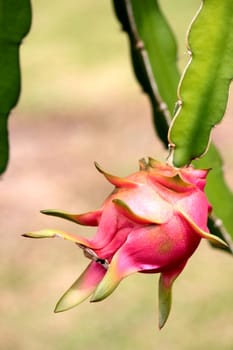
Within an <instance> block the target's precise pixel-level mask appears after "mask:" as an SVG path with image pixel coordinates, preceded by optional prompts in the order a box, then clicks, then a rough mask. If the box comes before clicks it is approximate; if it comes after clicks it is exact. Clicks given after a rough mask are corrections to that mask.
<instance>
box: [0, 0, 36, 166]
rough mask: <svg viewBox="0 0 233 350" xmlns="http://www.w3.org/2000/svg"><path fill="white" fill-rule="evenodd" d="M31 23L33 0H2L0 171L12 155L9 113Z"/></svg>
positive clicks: (15, 99)
mask: <svg viewBox="0 0 233 350" xmlns="http://www.w3.org/2000/svg"><path fill="white" fill-rule="evenodd" d="M30 26H31V4H30V0H0V173H3V172H4V171H5V169H6V166H7V162H8V158H9V144H8V130H7V121H8V116H9V113H10V111H11V109H12V108H14V107H15V105H16V104H17V102H18V98H19V94H20V63H19V61H20V59H19V48H20V45H21V42H22V39H23V38H24V36H25V35H26V34H27V33H28V31H29V29H30Z"/></svg>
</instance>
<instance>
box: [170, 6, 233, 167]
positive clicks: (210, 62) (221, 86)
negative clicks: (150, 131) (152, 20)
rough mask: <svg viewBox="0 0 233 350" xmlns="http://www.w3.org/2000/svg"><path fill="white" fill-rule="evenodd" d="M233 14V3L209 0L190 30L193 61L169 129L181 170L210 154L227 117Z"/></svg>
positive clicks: (195, 18) (189, 49) (232, 49)
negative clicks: (213, 133) (215, 131)
mask: <svg viewBox="0 0 233 350" xmlns="http://www.w3.org/2000/svg"><path fill="white" fill-rule="evenodd" d="M232 14H233V1H232V0H224V1H219V0H205V1H202V6H201V8H200V10H199V11H198V13H197V15H196V16H195V17H194V20H193V22H192V25H191V27H190V31H189V34H188V53H189V54H190V61H189V63H188V65H187V67H186V69H185V71H184V74H183V76H182V78H181V81H180V84H179V89H178V98H179V102H180V103H179V106H180V107H179V109H178V111H177V113H176V115H175V117H174V119H173V122H172V125H171V127H170V130H169V141H170V143H172V144H174V155H173V162H174V164H175V165H176V166H178V167H180V166H184V165H186V164H189V163H190V162H191V161H192V160H193V159H195V158H198V157H200V156H201V155H203V154H204V153H205V152H206V151H207V149H208V146H209V139H210V133H211V129H212V128H213V127H214V126H215V125H216V124H217V123H219V122H220V121H221V119H222V118H223V115H224V112H225V109H226V105H227V99H228V92H229V86H230V82H231V80H232V78H233V59H232V58H233V31H232V28H233V16H232Z"/></svg>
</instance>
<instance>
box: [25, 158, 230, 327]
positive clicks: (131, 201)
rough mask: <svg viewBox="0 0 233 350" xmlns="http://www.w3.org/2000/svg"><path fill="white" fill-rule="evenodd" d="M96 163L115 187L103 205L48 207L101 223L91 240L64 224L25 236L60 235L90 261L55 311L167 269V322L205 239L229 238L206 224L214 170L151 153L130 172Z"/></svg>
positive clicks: (162, 286) (163, 305) (162, 305)
mask: <svg viewBox="0 0 233 350" xmlns="http://www.w3.org/2000/svg"><path fill="white" fill-rule="evenodd" d="M97 169H98V170H99V171H100V172H101V173H102V174H103V175H104V176H105V177H106V179H107V180H108V181H110V182H111V183H112V184H113V185H114V186H115V189H114V191H113V192H112V193H111V194H110V195H109V196H108V197H107V198H106V200H105V201H104V203H103V205H102V207H101V209H99V210H96V211H93V212H88V213H85V214H77V215H76V214H68V213H64V212H60V211H55V210H45V211H43V213H45V214H49V215H54V216H59V217H63V218H66V219H68V220H71V221H74V222H77V223H78V224H81V225H89V226H97V227H98V228H97V233H96V235H95V236H94V237H93V238H92V239H85V238H83V237H79V236H76V235H72V234H69V233H66V232H63V231H59V230H42V231H37V232H31V233H27V234H25V236H27V237H32V238H43V237H55V236H60V237H63V238H65V239H68V240H71V241H72V242H74V243H76V244H77V245H78V246H79V247H80V248H81V249H82V250H83V252H84V255H85V256H86V257H87V258H88V259H90V260H91V262H90V264H89V265H88V267H87V268H86V270H85V271H84V272H83V273H82V275H81V276H80V277H79V278H78V280H77V281H76V282H75V283H74V284H73V285H72V286H71V288H70V289H69V290H68V291H67V292H66V293H65V294H64V295H63V296H62V298H61V299H60V300H59V302H58V304H57V306H56V310H55V311H57V312H59V311H64V310H67V309H70V308H72V307H74V306H76V305H77V304H79V303H81V302H82V301H83V300H85V299H86V298H88V297H89V296H91V301H100V300H103V299H104V298H106V297H107V296H108V295H109V294H111V293H112V292H113V291H114V289H115V288H116V287H117V286H118V284H119V283H120V281H121V280H122V279H123V278H125V277H126V276H128V275H130V274H132V273H134V272H144V273H161V276H160V281H159V309H160V318H159V326H160V328H161V327H162V326H163V325H164V324H165V322H166V320H167V317H168V315H169V311H170V306H171V288H172V284H173V282H174V280H175V279H176V277H177V276H178V275H179V274H180V273H181V271H182V270H183V268H184V266H185V265H186V263H187V260H188V259H189V258H190V256H191V255H192V254H193V252H194V251H195V250H196V248H197V247H198V245H199V243H200V240H201V238H207V239H209V240H211V241H214V242H215V243H217V244H219V245H224V244H225V243H224V242H223V241H221V240H220V239H219V238H218V237H215V236H213V235H211V234H210V233H209V232H208V228H207V219H208V214H209V212H210V211H211V206H210V205H209V203H208V200H207V198H206V195H205V193H204V187H205V183H206V176H207V173H208V170H195V169H193V168H192V167H191V166H189V167H186V168H181V169H177V168H174V167H172V166H170V165H168V164H162V163H160V162H158V161H156V160H153V159H151V158H150V159H149V160H148V162H146V161H145V160H141V161H140V170H139V171H138V172H136V173H134V174H132V175H130V176H127V177H125V178H120V177H117V176H113V175H110V174H108V173H106V172H104V171H103V170H101V169H100V168H99V166H98V165H97Z"/></svg>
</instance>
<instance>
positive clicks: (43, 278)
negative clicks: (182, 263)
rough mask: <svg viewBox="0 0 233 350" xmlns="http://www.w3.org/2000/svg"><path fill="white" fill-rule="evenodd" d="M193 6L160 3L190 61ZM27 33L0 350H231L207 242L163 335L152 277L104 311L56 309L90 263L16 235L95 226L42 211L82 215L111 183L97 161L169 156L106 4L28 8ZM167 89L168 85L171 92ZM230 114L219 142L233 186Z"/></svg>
mask: <svg viewBox="0 0 233 350" xmlns="http://www.w3.org/2000/svg"><path fill="white" fill-rule="evenodd" d="M199 3H200V1H198V0H189V1H185V0H176V1H170V0H162V1H161V5H162V7H163V8H164V11H165V13H166V15H167V17H168V18H169V20H170V21H171V25H172V27H173V28H174V30H175V31H176V33H177V35H178V38H179V45H180V49H179V57H178V60H179V65H180V67H183V66H184V64H185V62H186V61H187V58H188V57H187V54H186V53H185V32H186V28H187V26H188V23H189V22H190V19H191V18H192V16H193V15H194V13H195V11H196V10H197V8H198V6H199ZM33 9H34V10H33V12H34V14H33V25H32V29H31V32H30V34H29V35H28V36H27V37H26V38H25V40H24V43H23V46H22V49H21V60H22V74H23V89H22V94H21V99H20V103H19V105H18V106H17V108H16V109H15V110H14V111H13V113H12V116H11V118H10V135H11V159H10V164H9V167H8V170H7V171H6V173H5V174H4V176H3V179H2V181H1V184H0V186H1V197H0V210H1V214H2V215H1V245H0V280H1V298H0V310H1V319H0V348H1V349H4V350H16V349H17V350H42V349H43V350H51V349H56V350H67V349H69V350H84V349H85V350H86V349H88V350H89V349H96V350H100V349H101V350H105V349H108V350H115V349H127V350H128V349H134V350H139V349H140V350H141V349H143V350H147V349H160V350H178V349H179V350H186V349H187V350H195V349H211V350H219V349H224V350H228V349H229V350H232V348H233V331H232V324H233V309H232V300H231V299H232V297H231V296H232V289H233V283H232V279H231V276H232V275H233V264H232V258H231V257H230V256H228V255H227V254H224V253H221V252H220V251H216V250H213V249H211V248H210V247H209V245H208V244H207V243H206V242H202V244H201V247H200V249H199V250H198V252H196V254H195V255H194V256H193V258H192V259H191V260H190V262H189V264H188V266H187V267H186V269H185V271H184V273H183V274H182V275H181V276H180V277H179V279H178V280H177V281H176V283H175V286H174V297H173V308H172V312H171V316H170V318H169V321H168V323H167V325H166V327H165V328H164V329H163V330H162V331H161V332H159V331H158V327H157V318H158V309H157V282H158V276H156V275H141V274H137V275H134V276H131V277H129V278H127V279H126V280H125V281H123V282H122V283H121V285H120V286H119V288H118V289H117V291H116V292H115V293H114V294H113V295H112V296H111V297H109V298H108V299H107V300H105V301H103V302H102V303H96V304H90V303H88V301H86V302H84V303H83V304H82V305H80V306H79V307H77V308H75V309H73V310H71V311H69V312H66V313H61V314H54V313H53V307H54V305H55V303H56V301H57V300H58V298H59V297H60V296H61V294H62V293H63V292H64V291H65V290H66V289H67V288H68V287H69V286H70V285H71V283H73V281H74V280H75V279H76V278H77V276H78V275H79V274H80V273H81V272H82V270H83V268H84V267H85V265H86V264H87V261H86V259H85V258H84V257H83V256H82V253H81V252H80V250H78V249H77V248H76V246H75V245H72V244H71V243H69V242H64V241H62V240H56V239H54V240H37V241H34V240H29V239H26V238H22V237H21V234H23V233H24V232H27V231H31V230H37V229H41V228H46V227H48V228H49V227H51V228H60V229H64V230H69V231H71V232H77V233H79V234H83V235H92V234H93V233H94V231H93V230H92V229H86V228H83V227H78V226H75V225H74V224H72V223H67V222H65V221H61V220H59V219H55V218H49V217H44V216H43V215H42V214H39V210H40V209H45V208H58V209H64V210H67V211H74V212H84V211H87V210H92V209H95V208H97V207H99V205H100V204H101V203H102V201H103V198H104V197H105V196H106V195H107V194H108V193H109V191H110V190H111V186H110V185H109V184H108V183H106V181H105V180H104V179H103V178H102V177H101V175H99V174H97V172H96V170H95V169H94V167H93V165H92V164H93V161H94V160H96V161H98V162H99V163H100V164H101V165H102V166H103V167H104V168H106V170H108V171H110V172H112V173H114V174H118V175H122V176H124V175H126V174H128V173H130V172H132V171H134V170H135V169H136V168H137V159H139V158H141V157H143V156H148V155H150V156H152V157H155V158H159V159H161V160H163V159H165V157H166V152H165V151H164V150H163V149H162V146H161V145H160V143H159V141H158V140H157V139H156V137H155V135H154V132H153V129H152V122H151V115H150V107H149V103H148V100H147V98H146V97H145V96H144V95H143V94H142V92H141V90H140V87H139V86H138V85H137V83H136V82H135V79H134V76H133V74H132V70H131V66H130V62H129V57H128V47H127V39H126V37H125V35H124V34H123V33H122V32H121V30H120V26H119V23H118V22H117V20H116V18H115V16H114V14H113V11H112V6H111V2H110V0H101V1H95V0H85V1H84V0H80V1H74V0H69V1H64V0H57V1H56V2H52V1H51V2H48V1H45V0H39V1H33ZM168 88H169V86H168ZM231 114H232V108H231V105H230V104H229V107H228V111H227V116H226V119H225V121H224V122H223V124H222V125H221V126H219V127H218V128H216V130H215V132H214V139H215V141H216V143H217V144H218V145H219V147H220V148H221V150H222V152H223V155H224V158H225V159H226V171H227V173H228V176H227V179H228V181H229V182H231V184H232V183H233V150H232V145H231V144H232V142H231V130H232V122H231V119H230V115H231Z"/></svg>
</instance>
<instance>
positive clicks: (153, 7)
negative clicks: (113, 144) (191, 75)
mask: <svg viewBox="0 0 233 350" xmlns="http://www.w3.org/2000/svg"><path fill="white" fill-rule="evenodd" d="M113 4H114V8H115V12H116V15H117V17H118V19H119V21H120V22H121V24H122V27H123V30H124V31H125V32H126V33H127V34H128V37H129V45H130V52H131V57H132V64H133V68H134V73H135V75H136V78H137V79H138V81H139V83H140V85H141V86H142V88H143V90H144V92H145V93H146V94H148V96H149V99H150V102H151V105H152V109H153V117H154V125H155V128H156V131H157V133H158V135H159V137H160V139H161V140H162V142H163V143H164V145H165V147H167V146H168V141H167V131H168V126H169V123H170V120H171V114H172V113H173V109H174V106H175V102H176V89H177V84H178V81H179V73H178V68H177V65H176V55H177V49H176V41H175V38H174V36H173V33H172V31H171V29H170V27H169V25H168V24H167V22H166V20H165V18H164V16H163V14H162V12H161V10H160V7H159V5H158V2H157V1H151V0H144V1H143V2H142V1H141V0H114V1H113ZM155 76H156V77H157V79H156V80H155V79H154V77H155ZM168 86H169V89H168Z"/></svg>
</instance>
